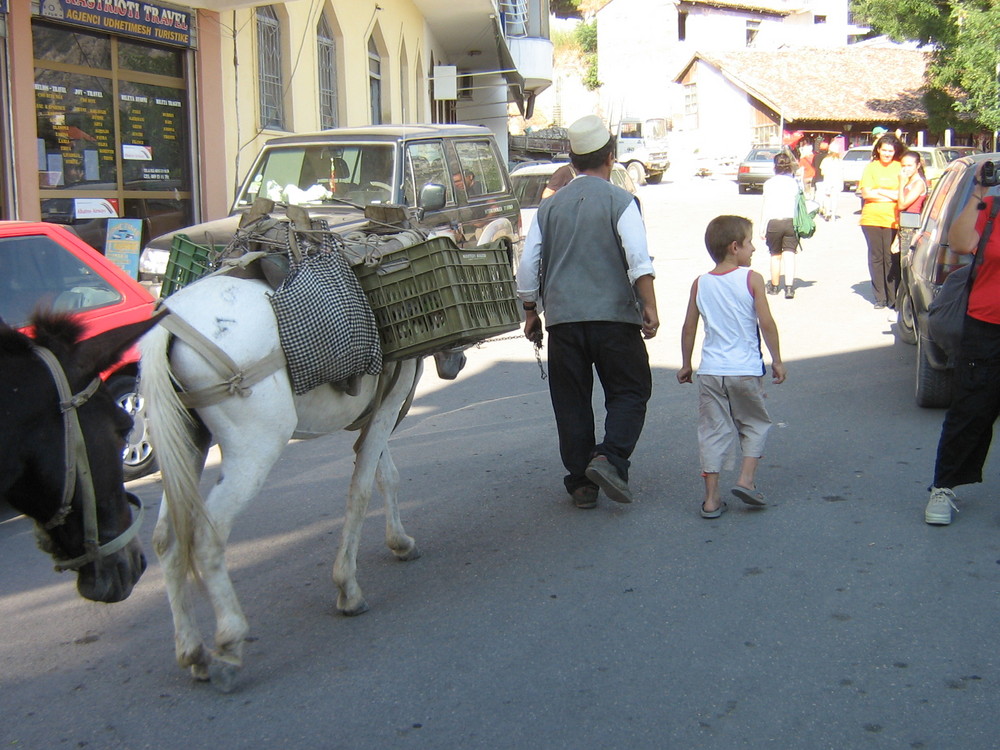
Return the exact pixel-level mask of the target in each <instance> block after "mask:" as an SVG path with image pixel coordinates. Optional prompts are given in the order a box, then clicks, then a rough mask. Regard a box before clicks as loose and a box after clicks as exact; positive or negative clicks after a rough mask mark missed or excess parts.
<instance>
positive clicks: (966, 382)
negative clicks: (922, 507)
mask: <svg viewBox="0 0 1000 750" xmlns="http://www.w3.org/2000/svg"><path fill="white" fill-rule="evenodd" d="M952 387H953V389H954V390H953V393H952V400H951V406H949V407H948V411H947V412H946V413H945V415H944V424H943V425H942V426H941V439H940V440H939V441H938V451H937V461H935V463H934V486H935V487H947V488H948V489H952V488H954V487H957V486H958V485H960V484H972V483H974V482H982V481H983V464H984V463H986V455H987V454H988V453H989V452H990V443H991V442H992V440H993V424H994V423H995V422H996V420H997V416H1000V325H995V324H993V323H984V322H983V321H981V320H976V319H975V318H970V317H968V316H966V318H965V330H964V331H963V333H962V343H961V345H960V348H959V352H958V356H957V357H956V358H955V375H954V380H953V386H952Z"/></svg>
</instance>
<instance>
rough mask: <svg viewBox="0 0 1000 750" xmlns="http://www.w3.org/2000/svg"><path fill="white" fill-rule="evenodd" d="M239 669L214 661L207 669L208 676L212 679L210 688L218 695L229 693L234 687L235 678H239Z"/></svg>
mask: <svg viewBox="0 0 1000 750" xmlns="http://www.w3.org/2000/svg"><path fill="white" fill-rule="evenodd" d="M239 673H240V668H239V667H238V666H237V665H236V664H230V663H229V662H225V661H219V660H214V661H213V662H212V663H211V665H210V666H209V667H208V674H209V675H210V677H211V679H212V687H213V688H215V689H216V690H218V691H219V692H220V693H231V692H232V691H233V688H235V687H236V678H237V677H238V676H239Z"/></svg>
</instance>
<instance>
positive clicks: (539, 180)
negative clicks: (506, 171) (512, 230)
mask: <svg viewBox="0 0 1000 750" xmlns="http://www.w3.org/2000/svg"><path fill="white" fill-rule="evenodd" d="M550 177H551V175H547V174H523V175H519V174H518V173H517V172H515V173H514V174H512V175H511V176H510V181H511V184H512V186H513V188H514V197H516V198H517V202H518V203H520V204H521V208H537V207H538V204H539V203H541V202H542V191H543V190H544V189H545V186H546V185H547V184H548V183H549V178H550Z"/></svg>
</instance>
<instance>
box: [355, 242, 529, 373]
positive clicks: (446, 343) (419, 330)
mask: <svg viewBox="0 0 1000 750" xmlns="http://www.w3.org/2000/svg"><path fill="white" fill-rule="evenodd" d="M354 270H355V272H357V275H358V280H359V281H360V282H361V288H362V289H364V291H365V294H366V296H367V297H368V303H369V304H370V305H371V308H372V311H373V312H374V313H375V321H376V323H377V324H378V328H379V333H380V335H381V339H382V353H383V355H384V356H385V358H386V359H405V358H407V357H416V356H422V355H427V354H431V353H433V352H436V351H440V350H442V349H449V348H452V347H456V346H463V345H468V344H475V343H478V342H480V341H483V340H484V339H488V338H490V337H491V336H497V335H499V334H501V333H508V332H510V331H513V330H516V329H517V328H518V327H519V326H520V323H521V316H520V312H519V310H518V305H517V296H516V294H515V289H514V278H513V274H512V272H511V265H510V256H509V254H508V252H507V250H506V248H505V247H504V246H503V245H502V244H501V243H497V244H494V245H482V246H480V247H475V248H469V249H465V250H462V249H460V248H458V247H457V246H456V245H455V243H454V242H453V241H452V240H451V239H450V238H448V237H434V238H433V239H430V240H427V241H425V242H421V243H420V244H417V245H413V246H411V247H407V248H403V249H402V250H397V251H395V252H392V253H387V254H386V255H384V256H383V257H382V259H381V262H380V263H379V264H378V265H377V266H355V267H354Z"/></svg>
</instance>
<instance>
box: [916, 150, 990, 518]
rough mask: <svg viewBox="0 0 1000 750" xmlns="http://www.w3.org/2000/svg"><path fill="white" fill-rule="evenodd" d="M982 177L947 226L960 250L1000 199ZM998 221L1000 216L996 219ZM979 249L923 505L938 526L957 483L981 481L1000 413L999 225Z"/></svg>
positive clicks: (976, 238)
mask: <svg viewBox="0 0 1000 750" xmlns="http://www.w3.org/2000/svg"><path fill="white" fill-rule="evenodd" d="M984 163H985V162H984ZM981 176H982V167H981V166H980V168H979V171H978V173H977V175H976V184H975V185H974V186H973V189H972V192H971V194H970V195H969V200H968V202H967V203H966V204H965V207H964V208H963V209H962V211H961V213H960V214H959V215H958V216H957V217H956V218H955V220H954V221H953V222H952V224H951V228H950V229H949V230H948V244H949V245H950V246H951V251H952V252H954V253H958V254H960V255H971V254H973V253H975V252H976V250H977V248H978V247H979V242H980V237H981V236H982V234H983V232H984V231H986V223H987V221H988V220H989V217H990V216H991V214H993V208H994V205H993V204H994V203H995V202H996V201H997V200H1000V198H997V197H996V196H989V197H987V196H986V192H987V188H986V187H985V186H984V185H982V180H981ZM997 221H1000V217H995V218H994V219H993V223H994V224H995V223H996V222H997ZM980 252H982V253H983V257H982V259H981V262H980V265H979V269H978V271H977V273H976V276H975V278H974V280H973V282H972V289H971V290H970V291H969V308H968V311H967V313H966V316H965V327H964V329H963V331H962V341H961V344H959V349H958V354H957V355H956V357H955V375H954V379H953V383H954V385H953V393H952V401H951V405H950V406H949V407H948V411H947V412H946V413H945V416H944V424H943V425H942V426H941V438H940V439H939V441H938V449H937V459H936V460H935V462H934V484H933V485H931V488H930V499H929V500H928V501H927V508H926V509H925V510H924V521H925V522H926V523H929V524H932V525H935V526H947V525H948V524H950V523H951V516H952V510H958V508H957V506H956V505H955V500H956V498H955V493H954V492H953V491H952V490H953V489H954V488H955V487H957V486H958V485H961V484H973V483H975V482H982V481H983V464H984V463H985V462H986V456H987V454H988V453H989V451H990V443H991V442H992V439H993V426H994V423H995V422H996V420H997V416H1000V227H995V226H994V227H993V228H992V229H991V231H990V234H989V239H988V241H987V242H986V246H985V247H984V248H983V249H982V250H981V251H980Z"/></svg>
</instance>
